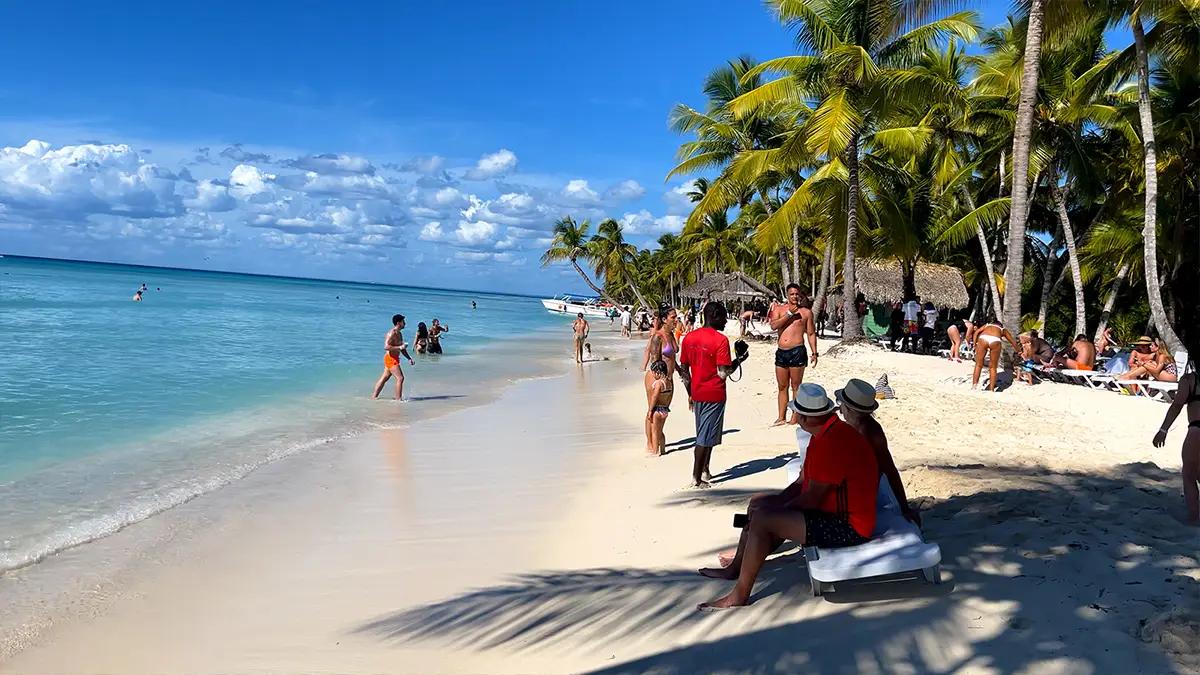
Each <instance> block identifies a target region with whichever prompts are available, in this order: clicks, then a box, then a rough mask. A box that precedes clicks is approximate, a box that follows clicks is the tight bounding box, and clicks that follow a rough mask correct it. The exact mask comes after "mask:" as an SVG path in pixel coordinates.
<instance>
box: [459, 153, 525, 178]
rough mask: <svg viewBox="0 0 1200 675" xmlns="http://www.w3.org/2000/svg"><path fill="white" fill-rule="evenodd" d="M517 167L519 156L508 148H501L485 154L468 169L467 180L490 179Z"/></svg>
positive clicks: (504, 174) (508, 172) (510, 171)
mask: <svg viewBox="0 0 1200 675" xmlns="http://www.w3.org/2000/svg"><path fill="white" fill-rule="evenodd" d="M516 168H517V156H516V155H515V154H514V153H513V152H512V151H511V150H507V149H503V148H501V149H500V150H497V151H496V152H493V153H491V154H490V155H484V156H483V157H480V158H479V161H478V162H476V163H475V168H473V169H471V170H469V171H467V173H466V175H465V176H464V177H465V178H466V179H467V180H490V179H492V178H499V177H501V176H506V175H508V174H510V173H512V172H513V171H514V170H516Z"/></svg>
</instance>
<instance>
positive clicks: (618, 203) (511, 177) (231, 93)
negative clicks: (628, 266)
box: [0, 0, 1011, 293]
mask: <svg viewBox="0 0 1200 675" xmlns="http://www.w3.org/2000/svg"><path fill="white" fill-rule="evenodd" d="M975 8H976V9H978V10H979V12H980V14H981V17H982V22H983V24H984V26H992V25H996V24H999V23H1001V22H1003V21H1004V17H1005V15H1006V13H1007V12H1008V11H1010V8H1011V5H1010V3H1009V2H1007V0H1004V1H993V2H981V3H976V5H975ZM0 22H2V23H3V25H5V26H8V27H9V30H8V31H6V32H5V39H4V40H0V62H3V63H8V64H10V65H11V67H9V68H7V69H5V73H4V75H3V76H2V77H0V252H4V253H11V254H19V255H36V256H47V257H61V258H77V259H89V260H104V261H113V262H124V263H136V264H150V265H165V266H177V267H195V268H204V269H217V270H228V271H240V272H254V273H266V274H285V275H295V276H309V277H321V278H334V279H348V280H357V281H374V282H383V283H393V284H412V285H419V286H436V287H445V288H462V289H481V290H497V291H504V292H518V293H559V292H565V291H571V292H580V291H584V290H586V288H585V287H584V286H583V284H582V283H581V282H580V281H579V279H578V277H577V275H576V274H575V272H574V271H573V270H571V269H570V268H569V267H566V266H552V267H550V268H548V269H544V268H542V267H541V265H540V263H539V257H540V255H541V253H542V251H544V250H545V248H546V245H547V244H548V237H549V236H550V230H551V228H552V227H553V224H554V221H555V220H556V219H558V218H560V217H562V216H565V215H572V216H574V217H575V218H576V219H577V220H584V219H590V220H591V221H592V222H593V224H595V223H597V222H599V221H600V220H602V219H603V218H606V217H611V218H616V219H618V220H620V221H621V222H622V223H623V224H624V225H625V232H626V237H627V238H628V239H629V240H631V241H632V242H633V243H635V244H637V245H639V246H647V245H650V244H652V242H653V241H654V240H655V239H657V237H658V236H659V235H661V234H662V233H664V232H678V231H679V229H680V228H681V227H682V222H683V218H684V216H685V214H686V213H687V211H688V207H689V202H688V201H687V199H686V196H685V194H684V193H686V192H687V189H688V187H689V185H690V180H688V179H674V180H671V181H665V180H664V177H665V176H666V174H667V172H668V171H669V170H670V168H671V167H672V166H673V164H674V153H675V150H676V148H677V147H678V145H679V143H680V142H681V141H682V140H684V139H682V138H681V137H679V136H677V135H675V134H673V133H672V132H671V131H670V130H669V129H668V127H667V116H668V113H669V111H670V109H671V107H672V106H673V105H674V104H676V103H680V102H683V103H687V104H690V105H694V106H697V107H699V106H701V105H702V104H703V96H702V93H701V91H700V87H701V82H702V81H703V79H704V77H705V75H707V74H708V73H709V72H710V71H712V70H713V69H715V68H717V67H719V66H720V65H722V64H723V63H724V62H726V61H728V60H729V59H733V58H736V57H738V56H740V55H750V56H752V57H755V58H758V59H760V60H761V59H766V58H771V57H774V56H781V55H786V54H790V53H794V48H793V46H792V43H791V38H790V37H789V35H788V34H787V32H786V31H785V30H784V29H783V28H782V27H780V26H779V25H778V24H777V23H775V22H774V21H773V19H772V17H771V15H770V14H769V12H768V10H767V9H766V7H765V6H764V5H763V4H762V3H760V2H757V1H754V0H693V1H684V0H655V1H654V2H634V1H626V0H612V1H610V2H600V3H597V2H584V1H582V0H580V1H578V2H577V1H575V0H567V1H562V0H529V1H528V2H500V1H494V2H454V3H450V2H423V3H418V2H395V3H373V4H371V3H316V2H287V3H284V2H273V1H266V0H256V2H249V3H247V2H237V3H230V2H223V1H217V0H210V1H206V2H204V3H161V2H153V3H152V2H126V3H74V2H71V3H68V2H58V1H53V0H50V1H39V2H36V3H4V5H3V8H0Z"/></svg>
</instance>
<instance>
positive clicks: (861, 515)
mask: <svg viewBox="0 0 1200 675" xmlns="http://www.w3.org/2000/svg"><path fill="white" fill-rule="evenodd" d="M788 408H789V409H791V411H792V412H794V413H796V414H797V415H799V416H800V426H801V427H802V428H803V429H804V430H805V431H807V432H809V433H810V434H812V440H811V441H810V442H809V445H808V454H807V455H806V456H805V458H804V470H803V471H802V472H801V477H800V479H799V480H797V481H796V482H795V483H792V484H791V485H789V486H788V487H787V488H785V489H784V490H783V492H780V493H779V494H778V495H776V496H775V497H774V498H768V499H764V500H760V501H759V504H758V507H757V508H756V509H755V510H754V511H753V513H751V514H750V517H749V522H748V523H747V525H746V527H745V528H743V530H742V537H741V540H740V541H739V542H738V549H737V554H736V555H735V556H734V559H733V561H732V562H731V563H730V564H729V566H728V567H709V568H704V569H702V570H700V574H702V575H703V576H706V577H711V578H714V579H728V580H730V581H732V580H735V579H736V580H737V583H736V584H735V585H734V587H733V590H732V591H730V592H729V593H728V594H727V595H725V596H722V597H721V598H718V599H717V600H714V601H712V602H706V603H703V604H701V605H700V606H699V609H700V611H705V612H707V611H714V610H720V609H728V608H730V607H740V606H742V605H745V604H748V603H749V601H750V592H751V590H753V588H754V580H755V579H756V578H757V577H758V572H759V570H761V569H762V566H763V563H764V562H765V561H766V559H767V556H768V555H770V554H771V552H772V551H774V550H775V549H776V548H777V547H778V546H779V544H780V543H782V542H783V541H784V540H788V539H790V540H792V541H795V542H797V543H799V544H800V545H802V546H818V547H822V548H836V547H841V546H857V545H859V544H864V543H866V542H867V541H868V540H869V539H870V537H871V533H872V532H873V531H874V529H875V497H876V495H877V494H878V488H879V468H878V466H877V465H876V463H875V452H874V450H872V448H871V444H870V443H869V442H868V441H867V439H865V438H863V436H862V434H860V433H858V432H857V431H855V430H854V428H853V427H851V426H850V425H848V424H846V423H845V422H843V421H842V420H840V419H838V416H837V415H836V414H835V412H834V405H833V401H831V400H829V396H828V395H826V393H825V389H824V388H823V387H821V386H820V385H818V384H814V383H811V382H805V383H804V384H801V385H800V388H799V389H798V390H797V392H796V396H795V398H793V399H792V402H791V403H790V404H788Z"/></svg>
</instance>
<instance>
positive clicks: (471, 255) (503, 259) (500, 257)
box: [454, 251, 517, 263]
mask: <svg viewBox="0 0 1200 675" xmlns="http://www.w3.org/2000/svg"><path fill="white" fill-rule="evenodd" d="M454 258H455V260H462V261H466V262H498V263H511V262H515V261H516V260H517V259H516V257H515V256H514V255H513V254H512V253H511V252H508V251H505V252H503V253H489V252H486V251H455V252H454Z"/></svg>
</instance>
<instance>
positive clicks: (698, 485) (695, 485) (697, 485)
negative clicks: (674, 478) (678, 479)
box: [688, 481, 712, 490]
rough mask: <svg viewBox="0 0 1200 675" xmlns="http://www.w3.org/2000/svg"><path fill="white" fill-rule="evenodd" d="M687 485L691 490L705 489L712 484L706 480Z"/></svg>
mask: <svg viewBox="0 0 1200 675" xmlns="http://www.w3.org/2000/svg"><path fill="white" fill-rule="evenodd" d="M688 487H689V488H691V489H693V490H707V489H708V488H710V487H712V484H711V483H708V482H707V481H697V482H694V483H692V484H690V485H688Z"/></svg>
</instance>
